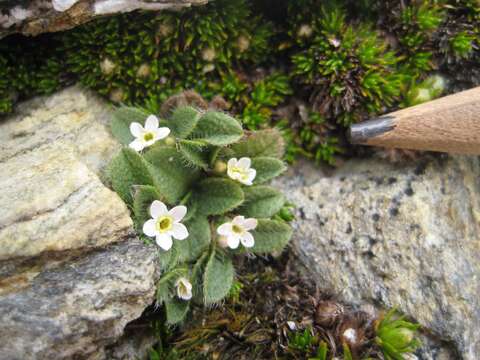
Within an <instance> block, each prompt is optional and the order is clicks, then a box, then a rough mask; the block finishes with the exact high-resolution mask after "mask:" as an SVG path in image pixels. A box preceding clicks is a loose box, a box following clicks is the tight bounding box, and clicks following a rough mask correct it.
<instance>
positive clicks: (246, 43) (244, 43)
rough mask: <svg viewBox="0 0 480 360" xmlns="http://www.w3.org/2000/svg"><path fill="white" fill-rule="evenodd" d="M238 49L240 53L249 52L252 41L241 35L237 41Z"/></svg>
mask: <svg viewBox="0 0 480 360" xmlns="http://www.w3.org/2000/svg"><path fill="white" fill-rule="evenodd" d="M237 47H238V50H239V51H240V52H244V51H247V50H248V48H249V47H250V40H249V39H248V37H246V36H244V35H240V36H239V37H238V39H237Z"/></svg>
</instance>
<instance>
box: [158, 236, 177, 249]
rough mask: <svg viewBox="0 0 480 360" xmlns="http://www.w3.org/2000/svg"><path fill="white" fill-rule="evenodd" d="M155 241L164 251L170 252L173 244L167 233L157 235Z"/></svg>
mask: <svg viewBox="0 0 480 360" xmlns="http://www.w3.org/2000/svg"><path fill="white" fill-rule="evenodd" d="M155 241H156V243H157V245H158V246H160V247H161V248H162V249H163V250H165V251H167V250H170V248H171V247H172V244H173V240H172V237H171V236H170V235H169V234H167V233H163V234H158V235H157V237H156V239H155Z"/></svg>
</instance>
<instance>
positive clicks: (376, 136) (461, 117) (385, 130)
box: [349, 87, 480, 155]
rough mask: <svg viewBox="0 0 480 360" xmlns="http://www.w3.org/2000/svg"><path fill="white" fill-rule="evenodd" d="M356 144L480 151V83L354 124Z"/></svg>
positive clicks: (352, 135)
mask: <svg viewBox="0 0 480 360" xmlns="http://www.w3.org/2000/svg"><path fill="white" fill-rule="evenodd" d="M349 137H350V141H351V142H352V143H354V144H364V145H372V146H382V147H389V148H401V149H412V150H427V151H440V152H448V153H457V154H472V155H480V87H476V88H473V89H470V90H466V91H462V92H459V93H456V94H453V95H449V96H445V97H443V98H439V99H436V100H433V101H429V102H427V103H424V104H420V105H416V106H412V107H410V108H406V109H402V110H399V111H395V112H392V113H389V114H386V115H383V116H380V117H378V118H376V119H373V120H369V121H366V122H363V123H359V124H354V125H352V126H351V127H350V129H349Z"/></svg>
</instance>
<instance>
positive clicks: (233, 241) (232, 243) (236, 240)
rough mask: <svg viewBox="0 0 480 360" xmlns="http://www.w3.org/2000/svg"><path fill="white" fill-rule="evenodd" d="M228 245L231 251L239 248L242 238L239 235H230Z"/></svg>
mask: <svg viewBox="0 0 480 360" xmlns="http://www.w3.org/2000/svg"><path fill="white" fill-rule="evenodd" d="M227 244H228V247H229V248H230V249H236V248H238V245H239V244H240V237H239V236H237V235H230V236H229V237H228V238H227Z"/></svg>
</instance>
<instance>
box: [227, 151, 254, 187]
mask: <svg viewBox="0 0 480 360" xmlns="http://www.w3.org/2000/svg"><path fill="white" fill-rule="evenodd" d="M251 164H252V161H251V160H250V158H248V157H242V158H241V159H240V160H237V158H231V159H230V160H228V163H227V174H228V176H229V177H230V178H231V179H233V180H237V181H239V182H241V183H242V184H244V185H252V181H253V179H255V176H256V175H257V171H256V170H255V169H251V168H250V165H251Z"/></svg>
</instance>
